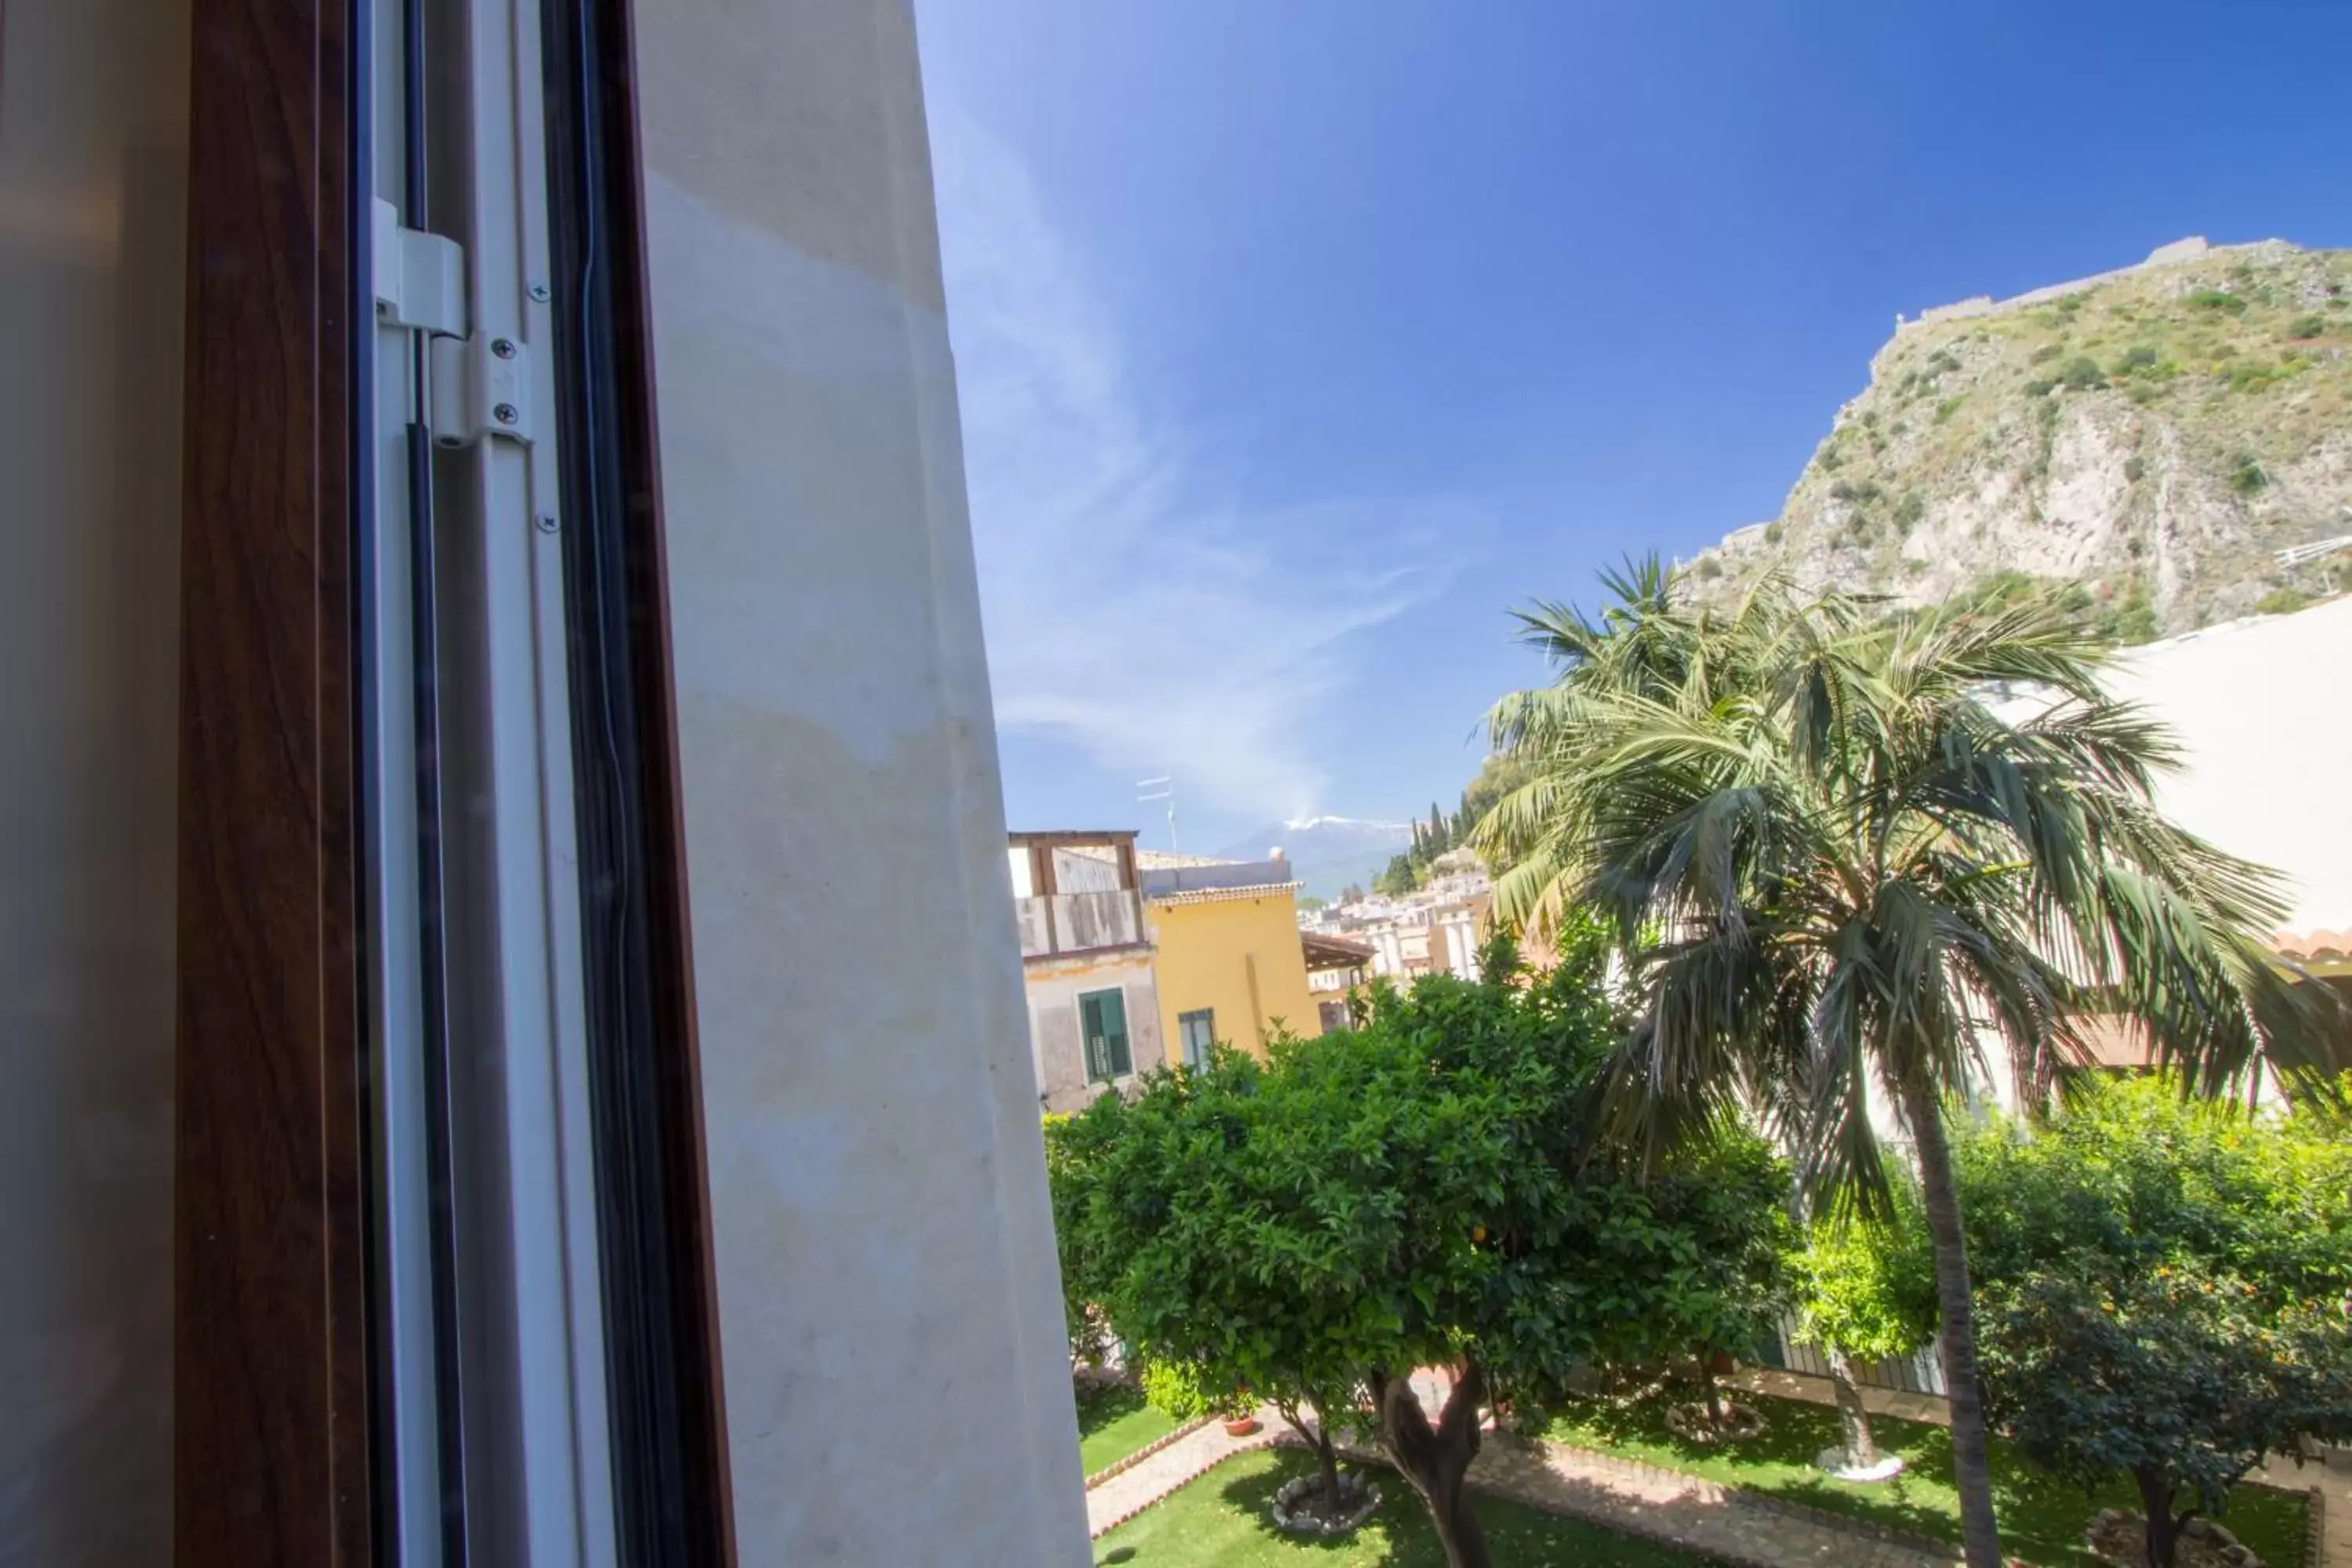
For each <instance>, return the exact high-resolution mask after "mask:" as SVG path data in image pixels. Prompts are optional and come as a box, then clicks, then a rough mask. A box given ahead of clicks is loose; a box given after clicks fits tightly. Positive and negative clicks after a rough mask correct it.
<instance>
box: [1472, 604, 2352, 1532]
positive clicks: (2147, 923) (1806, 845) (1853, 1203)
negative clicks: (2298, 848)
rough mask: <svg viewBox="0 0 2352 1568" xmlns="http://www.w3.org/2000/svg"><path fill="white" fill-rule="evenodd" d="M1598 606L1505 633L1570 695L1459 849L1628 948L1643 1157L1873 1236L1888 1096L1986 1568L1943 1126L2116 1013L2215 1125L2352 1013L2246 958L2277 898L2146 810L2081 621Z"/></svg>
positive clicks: (1519, 732) (1542, 916) (2147, 749)
mask: <svg viewBox="0 0 2352 1568" xmlns="http://www.w3.org/2000/svg"><path fill="white" fill-rule="evenodd" d="M1604 582H1605V583H1606V584H1607V586H1608V587H1609V588H1610V589H1611V591H1612V594H1613V596H1614V599H1615V603H1614V604H1613V605H1610V606H1609V607H1608V608H1607V609H1606V610H1605V611H1604V612H1603V613H1602V614H1601V616H1599V617H1598V618H1597V619H1595V618H1590V617H1587V616H1583V615H1581V614H1580V613H1578V612H1575V611H1573V610H1570V609H1566V608H1563V607H1560V606H1558V605H1538V606H1537V607H1536V608H1534V609H1533V610H1530V611H1528V612H1527V613H1525V614H1524V615H1523V616H1522V619H1523V621H1524V622H1525V624H1526V627H1527V635H1528V638H1529V640H1531V641H1533V642H1535V643H1537V644H1538V646H1541V647H1545V648H1546V649H1547V650H1548V651H1549V653H1550V654H1551V655H1552V656H1553V657H1554V658H1555V659H1556V660H1557V661H1558V662H1559V666H1560V671H1561V672H1560V675H1559V679H1558V680H1557V681H1556V682H1555V683H1554V684H1553V685H1551V686H1549V687H1547V688H1544V689H1538V690H1533V691H1525V692H1519V693H1516V694H1514V695H1512V696H1510V697H1508V698H1506V699H1505V700H1503V701H1502V702H1501V703H1500V704H1498V705H1497V707H1496V710H1495V712H1494V715H1493V727H1494V732H1495V740H1496V746H1497V747H1498V749H1501V750H1505V751H1507V752H1510V753H1512V754H1513V755H1514V756H1516V757H1517V758H1518V759H1520V760H1521V761H1523V762H1525V763H1527V764H1528V767H1529V770H1530V776H1529V778H1528V782H1527V783H1525V784H1522V785H1521V786H1520V787H1519V788H1518V789H1517V790H1515V791H1513V792H1512V793H1511V794H1510V795H1507V796H1505V797H1504V798H1503V799H1502V800H1500V801H1499V802H1497V803H1496V805H1495V806H1494V807H1493V808H1492V809H1491V810H1490V811H1489V812H1488V813H1487V815H1486V817H1485V818H1484V819H1483V820H1482V821H1481V822H1480V824H1479V825H1478V827H1477V829H1476V831H1475V843H1476V845H1477V847H1478V848H1479V849H1480V850H1481V851H1482V853H1484V854H1485V855H1486V858H1487V860H1488V863H1489V864H1490V865H1494V866H1496V867H1499V868H1503V870H1502V874H1501V876H1500V877H1499V879H1498V880H1497V882H1496V900H1497V905H1498V912H1499V913H1500V914H1501V915H1502V916H1503V917H1504V918H1505V919H1506V920H1512V921H1521V922H1524V923H1527V924H1528V925H1530V926H1532V927H1534V928H1535V929H1536V930H1538V931H1541V930H1543V929H1544V928H1545V927H1546V926H1548V925H1549V923H1551V922H1552V921H1556V920H1557V919H1559V917H1560V916H1561V915H1562V914H1563V913H1564V912H1566V911H1567V910H1570V909H1571V908H1573V907H1577V906H1592V907H1595V908H1597V909H1599V910H1601V912H1602V913H1603V914H1604V916H1605V917H1606V918H1608V919H1609V920H1610V921H1612V925H1613V927H1614V930H1615V932H1616V936H1617V940H1618V942H1619V943H1620V945H1621V948H1622V954H1623V957H1624V960H1625V977H1626V981H1627V984H1629V986H1630V987H1631V989H1632V994H1633V999H1634V1001H1635V1004H1636V1015H1637V1017H1638V1019H1639V1023H1638V1025H1637V1026H1636V1029H1635V1031H1634V1033H1633V1037H1631V1038H1630V1039H1629V1040H1628V1042H1627V1044H1626V1046H1625V1047H1624V1049H1623V1051H1622V1054H1621V1057H1620V1058H1619V1060H1618V1062H1617V1063H1616V1067H1615V1069H1614V1073H1613V1076H1612V1080H1611V1094H1610V1096H1609V1098H1608V1101H1607V1114H1609V1115H1610V1116H1611V1118H1612V1122H1613V1124H1614V1125H1615V1127H1616V1128H1617V1130H1618V1131H1619V1132H1620V1133H1621V1134H1622V1135H1623V1136H1625V1137H1626V1138H1628V1139H1630V1140H1633V1141H1635V1142H1638V1143H1640V1144H1642V1145H1643V1146H1646V1147H1649V1148H1651V1149H1657V1148H1661V1147H1663V1146H1664V1144H1665V1143H1666V1142H1670V1141H1671V1140H1673V1139H1674V1138H1675V1137H1678V1136H1680V1135H1681V1134H1682V1133H1683V1132H1684V1131H1687V1130H1689V1129H1690V1128H1691V1127H1693V1126H1694V1125H1696V1124H1697V1123H1699V1122H1703V1121H1707V1120H1711V1119H1713V1118H1715V1117H1718V1116H1723V1115H1727V1114H1748V1115H1759V1116H1761V1117H1763V1118H1764V1119H1765V1120H1766V1121H1768V1123H1769V1124H1770V1125H1772V1126H1773V1127H1774V1128H1775V1129H1776V1130H1777V1131H1779V1132H1780V1135H1781V1136H1782V1137H1783V1138H1784V1139H1785V1140H1786V1141H1787V1142H1788V1143H1789V1144H1790V1147H1791V1149H1792V1150H1794V1151H1795V1152H1796V1153H1797V1156H1798V1158H1799V1160H1800V1164H1801V1170H1802V1171H1803V1173H1804V1175H1805V1178H1806V1181H1807V1184H1808V1187H1809V1189H1810V1190H1811V1193H1812V1194H1813V1196H1814V1199H1815V1201H1816V1202H1817V1203H1822V1204H1826V1205H1833V1206H1837V1207H1840V1208H1842V1209H1844V1210H1846V1211H1848V1212H1854V1211H1859V1212H1863V1213H1878V1212H1883V1210H1884V1208H1885V1194H1886V1193H1887V1191H1888V1184H1887V1178H1886V1173H1885V1164H1884V1155H1883V1152H1882V1150H1881V1147H1880V1142H1879V1137H1878V1133H1877V1131H1876V1128H1875V1126H1874V1122H1873V1120H1872V1116H1871V1104H1872V1100H1873V1098H1874V1095H1875V1096H1877V1097H1880V1098H1881V1099H1882V1100H1883V1101H1884V1103H1885V1105H1887V1106H1888V1107H1890V1108H1891V1109H1892V1110H1893V1112H1894V1115H1895V1119H1896V1121H1897V1122H1898V1123H1899V1126H1900V1128H1901V1130H1902V1131H1903V1132H1904V1133H1905V1134H1906V1135H1907V1140H1908V1142H1909V1144H1910V1152H1911V1153H1912V1155H1913V1157H1914V1158H1915V1159H1916V1163H1917V1165H1918V1170H1919V1177H1920V1183H1921V1188H1922V1193H1923V1196H1924V1201H1925V1207H1926V1211H1927V1225H1928V1229H1929V1232H1930V1234H1931V1236H1932V1237H1933V1241H1934V1247H1935V1258H1936V1282H1937V1308H1938V1315H1939V1319H1940V1322H1941V1329H1942V1342H1943V1361H1944V1373H1945V1382H1946V1385H1947V1388H1948V1392H1949V1396H1950V1400H1951V1414H1952V1447H1953V1455H1954V1468H1955V1471H1956V1477H1955V1479H1956V1480H1957V1482H1958V1489H1959V1493H1960V1499H1961V1524H1962V1534H1963V1539H1964V1542H1965V1545H1966V1551H1967V1559H1968V1562H1969V1564H1970V1568H1997V1564H1998V1563H2000V1540H1999V1534H1998V1531H1997V1527H1996V1524H1995V1521H1994V1517H1993V1510H1992V1500H1991V1489H1990V1477H1989V1474H1988V1471H1987V1467H1986V1452H1985V1424H1984V1413H1983V1407H1982V1404H1981V1400H1980V1394H1979V1386H1978V1382H1977V1373H1976V1354H1975V1336H1974V1328H1973V1323H1972V1320H1971V1315H1970V1311H1969V1272H1968V1257H1967V1250H1966V1247H1965V1245H1964V1243H1963V1241H1962V1235H1961V1224H1960V1208H1959V1202H1958V1196H1957V1194H1956V1193H1955V1191H1954V1186H1953V1174H1952V1161H1951V1153H1950V1149H1949V1146H1948V1142H1947V1140H1946V1129H1945V1123H1944V1114H1945V1110H1946V1108H1947V1107H1948V1105H1951V1104H1953V1103H1955V1102H1964V1101H1966V1100H1968V1099H1969V1097H1970V1096H1971V1095H1972V1094H1973V1093H1976V1092H1978V1091H1980V1090H1981V1089H1984V1088H1985V1087H1986V1086H1987V1085H1988V1084H1990V1083H1991V1082H1992V1081H1994V1080H1995V1079H1996V1076H1997V1075H1998V1074H1999V1073H2000V1071H2001V1070H2002V1067H2003V1064H2004V1058H2005V1066H2006V1070H2007V1073H2008V1076H2010V1078H2011V1079H2012V1080H2013V1083H2014V1089H2015V1093H2016V1095H2017V1097H2018V1099H2019V1100H2021V1102H2022V1103H2024V1104H2026V1105H2028V1106H2029V1107H2031V1106H2038V1105H2040V1104H2042V1103H2043V1102H2044V1101H2045V1100H2046V1099H2047V1097H2048V1096H2049V1095H2050V1094H2051V1093H2052V1092H2053V1089H2054V1088H2055V1087H2056V1086H2057V1085H2058V1084H2059V1082H2060V1075H2059V1072H2058V1070H2057V1069H2059V1068H2061V1067H2063V1066H2065V1065H2067V1064H2070V1063H2073V1062H2077V1061H2081V1060H2084V1059H2085V1058H2086V1056H2087V1051H2086V1047H2085V1045H2084V1037H2083V1034H2082V1032H2081V1026H2082V1024H2083V1022H2084V1020H2085V1019H2087V1018H2089V1017H2092V1016H2102V1015H2104V1016H2117V1015H2121V1016H2127V1017H2129V1018H2132V1019H2136V1020H2137V1021H2138V1024H2139V1025H2140V1026H2141V1027H2142V1028H2143V1029H2144V1030H2145V1032H2146V1034H2147V1038H2148V1039H2149V1040H2150V1041H2151V1042H2152V1044H2153V1046H2154V1048H2155V1050H2156V1051H2157V1053H2158V1057H2159V1058H2160V1060H2161V1062H2162V1063H2163V1064H2164V1065H2166V1066H2168V1067H2170V1068H2176V1069H2178V1070H2179V1071H2180V1072H2181V1073H2182V1074H2183V1076H2184V1079H2185V1081H2187V1082H2189V1083H2190V1084H2192V1085H2194V1086H2195V1087H2196V1088H2197V1089H2200V1090H2201V1091H2204V1092H2208V1093H2219V1092H2221V1091H2223V1090H2224V1089H2228V1088H2230V1087H2231V1086H2232V1085H2234V1084H2237V1083H2239V1082H2241V1081H2242V1075H2243V1074H2244V1073H2246V1072H2247V1071H2248V1070H2249V1069H2250V1068H2251V1067H2252V1064H2254V1063H2255V1062H2256V1061H2257V1060H2259V1059H2265V1058H2266V1059H2268V1060H2270V1061H2272V1062H2273V1063H2274V1064H2276V1065H2277V1066H2278V1067H2279V1068H2281V1069H2282V1070H2285V1071H2288V1072H2291V1073H2295V1074H2298V1075H2301V1074H2310V1073H2315V1071H2316V1070H2317V1069H2318V1068H2319V1066H2320V1065H2321V1061H2322V1059H2323V1056H2322V1053H2323V1051H2324V1050H2325V1049H2327V1048H2332V1047H2328V1046H2326V1045H2324V1044H2323V1042H2332V1041H2335V1040H2339V1039H2341V1038H2342V1037H2343V1033H2342V1030H2341V1029H2340V1027H2339V1026H2340V1023H2341V1013H2342V1009H2341V1008H2340V1007H2334V1006H2332V1004H2333V997H2332V994H2330V995H2328V996H2327V997H2326V999H2325V1000H2323V999H2322V998H2321V996H2320V993H2322V992H2323V991H2324V990H2325V988H2324V987H2317V986H2304V987H2300V988H2298V987H2296V986H2295V985H2294V984H2293V982H2294V975H2292V974H2289V973H2282V972H2281V970H2280V969H2279V968H2278V967H2277V965H2276V963H2275V961H2274V960H2273V958H2272V957H2271V955H2270V954H2269V953H2268V952H2266V951H2265V950H2264V948H2263V944H2262V943H2261V942H2260V941H2258V940H2257V938H2256V937H2255V935H2254V934H2253V933H2255V932H2257V931H2268V930H2270V929H2273V925H2274V923H2275V921H2276V918H2277V916H2278V915H2279V913H2280V911H2281V905H2280V902H2279V900H2278V899H2277V897H2276V894H2275V892H2274V890H2273V878H2272V876H2271V874H2270V873H2268V872H2265V871H2263V869H2261V868H2257V867H2254V866H2252V865H2250V864H2248V863H2246V862H2244V861H2242V860H2239V859H2236V858H2232V857H2231V856H2229V855H2226V854H2224V853H2222V852H2221V850H2219V849H2216V848H2215V847H2212V846H2211V845H2209V844H2207V843H2204V842H2203V841H2201V840H2200V839H2198V838H2197V837H2194V836H2192V835H2190V834H2189V833H2187V832H2185V831H2183V830H2182V829H2180V828H2179V827H2178V826H2174V825H2173V824H2171V823H2170V822H2168V821H2167V820H2166V819H2165V818H2164V817H2163V816H2161V815H2160V814H2159V813H2158V811H2157V810H2156V809H2155V806H2154V805H2153V804H2152V799H2151V783H2152V780H2153V777H2154V775H2155V774H2156V773H2158V771H2160V770H2162V769H2165V768H2167V767H2169V766H2172V765H2174V764H2175V763H2176V761H2177V756H2178V753H2177V749H2176V747H2175V745H2174V743H2173V742H2172V741H2171V740H2170V738H2169V737H2168V734H2167V733H2166V731H2164V729H2163V728H2162V727H2161V726H2160V725H2158V723H2156V722H2155V721H2153V720H2151V719H2150V718H2149V717H2148V716H2147V715H2146V714H2145V713H2143V712H2141V711H2140V710H2137V709H2135V708H2134V707H2132V706H2130V705H2128V704H2125V703H2121V702H2118V701H2116V700H2113V699H2111V698H2109V697H2108V696H2107V695H2106V693H2105V691H2104V690H2103V689H2101V686H2100V675H2101V672H2102V669H2103V667H2104V665H2105V659H2106V650H2105V647H2104V646H2103V645H2102V644H2101V643H2100V642H2099V641H2098V640H2097V638H2096V636H2095V633H2093V632H2092V631H2091V630H2090V629H2089V628H2087V627H2086V626H2084V624H2083V623H2082V621H2081V619H2080V617H2079V616H2076V615H2074V614H2073V613H2072V612H2070V611H2069V610H2067V609H2066V608H2065V607H2064V606H2063V605H2058V604H2056V603H2054V602H2053V601H2051V600H2048V599H2045V598H2032V597H2029V598H2027V599H2025V600H2023V601H2021V602H2019V603H2015V604H2012V605H2008V606H2003V607H1996V606H1976V605H1948V606H1946V607H1944V608H1943V609H1941V610H1939V611H1937V612H1933V613H1912V614H1895V613H1890V612H1889V611H1888V610H1887V608H1886V607H1885V605H1882V604H1878V603H1875V602H1872V601H1868V600H1863V599H1857V598H1853V597H1850V596H1845V595H1835V594H1831V595H1822V596H1820V597H1805V596H1802V595H1799V594H1797V593H1796V592H1795V590H1794V589H1793V588H1792V587H1791V586H1790V584H1789V583H1788V582H1787V581H1785V580H1783V579H1780V578H1777V577H1774V578H1768V579H1766V580H1765V581H1764V582H1762V583H1761V584H1759V585H1758V586H1757V587H1756V588H1755V589H1754V590H1752V591H1751V592H1750V593H1749V594H1748V595H1747V596H1746V597H1745V598H1744V599H1742V600H1741V601H1740V602H1739V603H1738V605H1735V606H1733V607H1731V608H1729V609H1727V610H1724V611H1720V612H1716V611H1709V610H1706V609H1700V608H1694V607H1690V606H1687V605H1685V604H1684V603H1683V602H1682V601H1681V600H1680V598H1679V596H1678V595H1676V593H1675V580H1674V579H1673V577H1672V575H1671V574H1668V573H1666V572H1664V571H1662V570H1661V569H1660V568H1659V567H1658V566H1657V564H1656V563H1655V562H1654V561H1653V562H1650V563H1645V564H1643V565H1640V566H1635V567H1631V568H1629V569H1628V570H1627V571H1625V572H1623V573H1619V574H1611V575H1609V576H1608V577H1606V578H1604Z"/></svg>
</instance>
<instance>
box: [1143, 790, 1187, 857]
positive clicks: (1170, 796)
mask: <svg viewBox="0 0 2352 1568" xmlns="http://www.w3.org/2000/svg"><path fill="white" fill-rule="evenodd" d="M1135 787H1136V789H1137V791H1138V792H1139V793H1138V794H1137V795H1136V797H1135V803H1136V804H1137V805H1149V804H1150V803H1151V802H1152V801H1155V800H1164V801H1166V802H1167V803H1168V853H1170V854H1171V855H1173V854H1175V853H1176V852H1177V850H1176V781H1175V779H1174V778H1173V777H1169V778H1157V779H1138V780H1136V781H1135Z"/></svg>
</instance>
